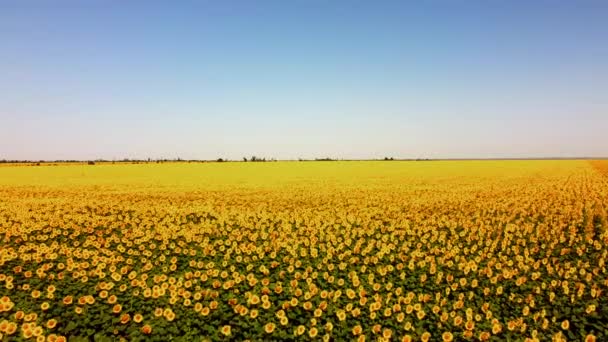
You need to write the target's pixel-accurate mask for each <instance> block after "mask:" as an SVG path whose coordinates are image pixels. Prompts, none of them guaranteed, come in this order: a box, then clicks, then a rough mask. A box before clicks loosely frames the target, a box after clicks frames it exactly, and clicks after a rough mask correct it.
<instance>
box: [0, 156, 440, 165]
mask: <svg viewBox="0 0 608 342" xmlns="http://www.w3.org/2000/svg"><path fill="white" fill-rule="evenodd" d="M355 160H385V161H389V160H430V159H395V158H393V157H384V159H337V158H328V157H325V158H314V159H304V158H298V159H297V161H355ZM237 161H242V162H250V163H251V162H253V163H260V162H276V161H279V160H278V159H275V158H266V157H257V156H251V157H249V158H247V157H243V158H242V159H240V160H230V159H226V158H218V159H182V158H174V159H166V158H162V159H152V158H148V159H130V158H124V159H120V160H107V159H94V160H76V159H58V160H8V159H0V164H30V165H41V164H47V165H48V164H69V163H74V164H87V165H95V164H96V163H105V164H116V163H130V164H148V163H157V164H160V163H175V162H181V163H223V162H237ZM285 161H287V160H285ZM289 161H294V160H289Z"/></svg>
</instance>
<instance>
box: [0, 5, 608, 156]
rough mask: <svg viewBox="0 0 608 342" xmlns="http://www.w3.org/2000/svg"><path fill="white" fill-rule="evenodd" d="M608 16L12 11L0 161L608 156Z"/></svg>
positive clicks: (178, 8) (334, 10) (421, 10)
mask: <svg viewBox="0 0 608 342" xmlns="http://www.w3.org/2000/svg"><path fill="white" fill-rule="evenodd" d="M607 15H608V3H606V2H602V1H591V0H589V1H578V2H571V3H565V2H560V3H555V2H550V1H534V2H527V1H510V2H498V1H467V2H459V1H424V2H407V3H404V2H393V1H381V2H373V3H372V2H356V1H355V2H345V1H333V2H325V1H289V2H281V1H260V2H255V3H253V2H245V1H228V2H211V1H201V2H192V3H181V4H174V3H172V4H168V3H165V4H163V3H161V2H143V1H133V2H118V1H108V2H90V3H84V2H83V3H80V2H73V1H58V2H33V1H32V2H30V1H25V2H23V1H7V2H2V3H0V41H1V42H2V44H0V74H1V75H2V77H0V159H8V160H60V159H64V160H69V159H75V160H90V159H108V160H112V159H123V158H131V159H147V158H152V159H159V158H168V159H174V158H177V157H179V158H182V159H216V158H227V159H232V160H240V159H242V158H243V157H250V156H252V155H256V156H260V157H266V158H276V159H298V158H304V159H314V158H322V157H329V158H336V159H374V158H384V157H385V156H386V157H394V158H403V159H407V158H411V159H416V158H430V159H437V158H534V157H537V158H538V157H606V156H608V134H606V131H608V96H606V94H607V93H608V44H605V42H604V41H605V39H606V37H608V20H606V18H607Z"/></svg>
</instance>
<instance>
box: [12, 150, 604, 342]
mask: <svg viewBox="0 0 608 342" xmlns="http://www.w3.org/2000/svg"><path fill="white" fill-rule="evenodd" d="M607 206H608V162H605V161H583V160H580V161H549V160H546V161H419V162H414V161H408V162H405V161H388V162H385V161H377V162H373V161H370V162H266V163H243V162H238V163H237V162H234V163H166V164H156V163H151V164H118V163H117V164H97V165H57V166H50V165H42V166H15V165H12V166H10V165H9V166H2V167H0V298H1V299H0V339H3V340H18V341H21V340H25V339H34V340H37V341H66V340H70V341H79V340H83V341H88V340H95V341H115V340H122V339H124V340H153V341H168V340H171V339H174V340H185V341H186V340H187V341H195V340H228V339H233V340H236V341H241V340H246V339H249V340H252V341H259V340H304V339H322V340H334V341H346V340H359V341H364V340H365V341H376V340H385V341H388V340H391V341H461V340H465V339H468V340H475V341H477V340H484V341H505V340H518V341H519V340H527V341H546V340H551V339H554V340H574V341H580V340H584V341H596V340H597V341H607V340H608V297H607V295H608V291H607V290H608V278H607V272H606V265H605V263H606V259H607V257H608V247H607V246H606V243H607V242H608V233H606V231H605V229H606V227H607V225H606V217H607V209H606V208H607Z"/></svg>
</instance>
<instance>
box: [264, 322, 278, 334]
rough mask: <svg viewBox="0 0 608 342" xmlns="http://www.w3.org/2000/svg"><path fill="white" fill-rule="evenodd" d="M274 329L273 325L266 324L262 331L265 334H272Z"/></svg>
mask: <svg viewBox="0 0 608 342" xmlns="http://www.w3.org/2000/svg"><path fill="white" fill-rule="evenodd" d="M274 328H275V324H274V323H272V322H270V323H266V325H264V331H265V332H266V333H267V334H272V332H273V331H274Z"/></svg>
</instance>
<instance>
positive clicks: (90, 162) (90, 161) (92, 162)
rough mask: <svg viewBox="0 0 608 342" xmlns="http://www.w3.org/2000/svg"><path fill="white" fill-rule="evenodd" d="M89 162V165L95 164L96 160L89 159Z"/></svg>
mask: <svg viewBox="0 0 608 342" xmlns="http://www.w3.org/2000/svg"><path fill="white" fill-rule="evenodd" d="M87 164H88V165H95V162H94V161H92V160H89V161H88V162H87Z"/></svg>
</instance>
